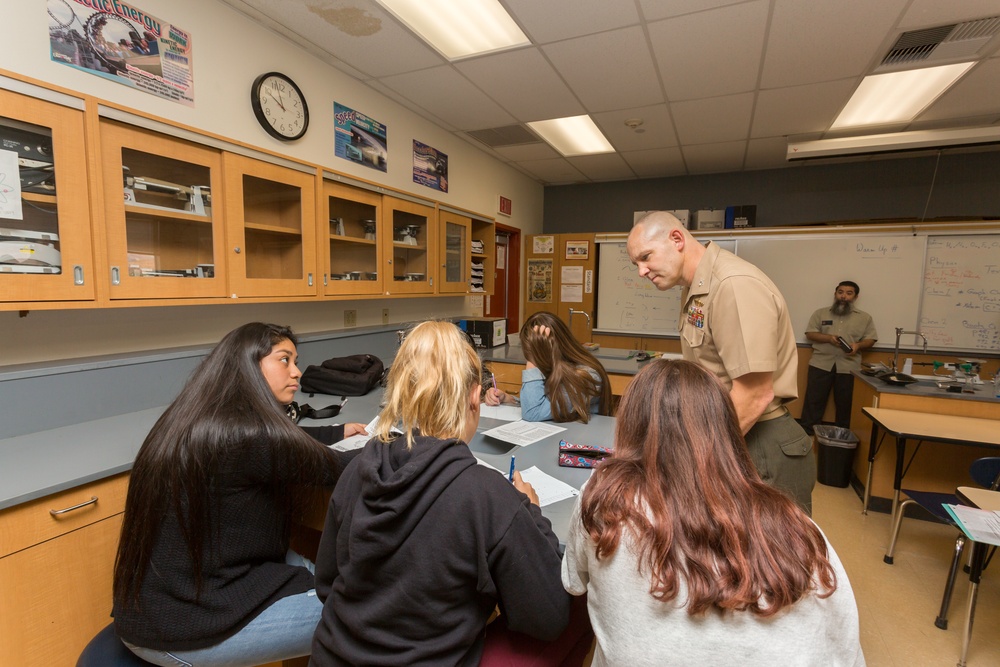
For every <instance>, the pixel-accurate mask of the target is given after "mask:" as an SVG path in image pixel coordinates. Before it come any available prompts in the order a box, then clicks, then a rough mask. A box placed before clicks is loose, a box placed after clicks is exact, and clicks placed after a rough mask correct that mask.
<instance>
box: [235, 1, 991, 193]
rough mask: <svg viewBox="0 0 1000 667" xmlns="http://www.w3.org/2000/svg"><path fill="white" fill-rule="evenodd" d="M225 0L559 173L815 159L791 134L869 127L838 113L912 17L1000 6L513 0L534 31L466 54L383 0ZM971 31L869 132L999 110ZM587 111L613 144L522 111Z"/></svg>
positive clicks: (449, 126) (557, 177) (452, 125)
mask: <svg viewBox="0 0 1000 667" xmlns="http://www.w3.org/2000/svg"><path fill="white" fill-rule="evenodd" d="M223 1H224V2H226V3H227V4H229V5H231V6H233V7H234V8H236V9H237V10H239V11H241V12H243V13H244V14H246V15H247V16H249V17H250V18H252V19H253V20H255V21H256V22H258V23H260V24H263V25H265V26H267V27H269V28H271V29H273V30H275V31H277V32H278V33H280V34H282V35H285V36H286V37H287V38H289V39H291V40H292V41H294V42H296V43H297V44H299V45H301V46H302V47H304V48H305V49H306V50H307V51H309V52H311V53H313V54H315V55H316V56H318V57H319V58H320V59H322V60H323V61H325V62H327V63H329V64H331V65H333V66H334V67H336V68H337V69H339V70H342V71H344V72H346V73H347V74H349V75H351V76H353V77H355V78H357V79H358V80H360V81H362V82H364V83H365V84H367V85H368V86H370V87H371V88H373V89H375V90H377V91H379V92H380V93H383V94H384V95H386V96H387V97H389V98H390V99H393V100H395V101H396V102H398V103H400V104H401V105H403V106H405V107H406V108H408V109H410V110H411V111H413V112H414V113H416V114H419V115H420V116H423V117H424V118H427V119H428V120H430V121H432V122H434V123H435V124H437V125H439V126H440V127H442V128H444V129H445V130H447V131H449V132H452V133H455V134H456V135H458V136H461V137H463V138H464V139H466V140H468V141H470V142H471V143H473V144H474V145H476V146H478V147H479V148H482V149H483V150H485V151H486V152H487V153H489V154H491V155H492V156H494V157H495V158H496V159H498V160H500V161H503V162H506V163H509V164H511V166H513V167H514V168H516V169H518V170H519V171H522V172H523V173H525V174H527V175H528V176H530V177H531V178H533V179H535V180H537V181H539V182H541V183H543V184H546V185H549V184H567V183H588V182H601V181H621V180H629V179H638V178H654V177H664V176H682V175H688V174H707V173H716V172H732V171H742V170H754V169H772V168H777V167H784V166H789V165H790V164H795V165H799V164H802V163H798V162H796V163H788V162H787V161H786V159H785V156H786V148H787V142H788V140H789V138H791V139H792V140H796V141H798V140H812V139H823V138H833V137H839V136H852V135H857V134H864V133H865V132H859V131H854V132H844V131H841V132H836V133H835V132H830V131H829V128H830V126H831V124H832V123H833V121H834V119H835V118H836V117H837V115H838V113H839V112H840V110H841V109H842V108H843V106H844V105H845V104H846V102H847V101H848V99H849V98H850V97H851V94H852V93H853V92H854V90H855V88H856V87H857V85H858V84H859V83H860V81H861V80H862V79H863V78H864V77H865V76H866V75H867V74H869V73H870V72H871V71H872V70H873V69H874V68H875V67H876V66H878V65H879V63H880V62H881V61H882V59H883V57H884V56H885V55H886V54H887V53H888V51H889V50H890V48H891V47H893V45H894V44H895V43H896V41H897V39H898V38H899V37H900V35H901V34H902V33H904V32H909V31H914V30H921V29H925V28H933V27H937V26H941V25H946V24H955V23H962V22H966V21H973V20H977V19H984V18H988V17H995V16H997V15H998V14H1000V3H998V2H997V0H950V1H948V2H944V1H942V0H878V1H877V2H873V1H872V0H749V1H741V0H500V2H501V3H502V4H503V5H504V6H505V7H506V8H507V10H508V12H509V13H510V14H511V16H513V18H514V20H515V21H516V22H517V23H518V24H519V25H520V26H521V28H522V30H524V32H525V33H526V34H527V35H528V37H529V38H530V40H531V43H532V44H531V46H528V47H523V48H518V49H514V50H511V51H505V52H502V53H496V54H492V55H485V56H480V57H475V58H470V59H467V60H462V61H458V62H454V63H451V62H448V61H447V60H445V59H444V58H443V57H442V56H440V55H439V54H438V53H437V52H436V51H435V50H434V49H432V48H431V47H429V46H427V45H426V44H425V43H424V42H423V41H422V40H420V39H419V38H418V37H416V36H415V35H414V34H413V33H411V32H410V31H409V29H408V28H406V27H405V26H403V25H402V24H401V23H400V22H399V21H398V20H397V19H396V18H395V17H394V16H393V15H391V14H390V13H389V12H387V11H386V10H385V9H383V8H382V6H381V5H379V4H378V3H377V2H375V1H374V0H223ZM971 44H972V49H971V51H972V53H971V57H972V58H975V59H976V60H977V61H978V62H977V63H976V65H975V66H974V67H973V68H972V69H971V70H970V71H969V72H968V73H967V74H966V75H965V77H964V78H962V79H961V80H959V82H958V83H956V84H955V85H954V86H953V87H952V88H951V89H950V90H949V91H947V92H946V93H945V94H944V95H943V96H942V97H940V98H939V99H938V100H937V101H936V102H935V103H934V104H932V105H931V106H930V107H928V108H927V109H925V110H924V111H923V112H922V113H921V114H920V115H919V116H918V117H917V118H916V119H915V120H914V121H913V122H911V123H908V124H905V125H894V126H882V127H879V128H877V129H869V130H867V132H868V133H875V132H899V131H907V130H922V129H947V128H961V127H981V126H991V125H995V126H1000V32H998V33H997V34H996V35H993V36H992V37H987V38H986V39H983V38H982V37H980V38H979V40H978V41H977V42H974V43H971ZM965 59H969V58H968V57H966V58H965ZM290 74H293V73H290ZM306 94H307V95H308V91H306ZM344 102H345V103H349V100H344ZM360 111H365V110H364V109H361V110H360ZM580 114H589V115H590V116H591V117H592V118H593V119H594V121H595V122H596V123H597V125H598V126H599V127H600V128H601V130H602V131H603V132H604V134H605V135H606V136H607V138H608V139H609V140H610V142H611V144H612V145H613V146H614V148H615V150H616V152H615V153H611V154H605V155H595V156H587V157H571V158H565V157H562V156H561V155H560V154H559V153H557V152H556V151H555V150H554V149H552V148H551V147H549V146H548V144H546V143H544V142H542V141H541V140H540V139H538V138H537V137H536V136H535V135H534V134H533V133H531V131H530V130H528V129H527V127H526V126H525V125H524V123H526V122H529V121H535V120H546V119H549V118H557V117H562V116H576V115H580ZM636 119H638V120H641V121H642V122H641V125H638V126H637V127H631V126H630V125H631V124H634V121H635V120H636ZM993 149H995V148H990V149H988V150H993ZM965 150H969V149H965ZM976 150H983V149H982V148H979V149H976ZM845 159H849V158H835V159H834V160H836V161H843V160H845ZM850 159H856V160H857V159H874V158H850Z"/></svg>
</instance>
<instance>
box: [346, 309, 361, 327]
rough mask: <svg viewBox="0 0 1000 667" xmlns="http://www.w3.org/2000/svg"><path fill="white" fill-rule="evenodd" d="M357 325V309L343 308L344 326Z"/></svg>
mask: <svg viewBox="0 0 1000 667" xmlns="http://www.w3.org/2000/svg"><path fill="white" fill-rule="evenodd" d="M357 325H358V311H356V310H345V311H344V326H345V327H356V326H357Z"/></svg>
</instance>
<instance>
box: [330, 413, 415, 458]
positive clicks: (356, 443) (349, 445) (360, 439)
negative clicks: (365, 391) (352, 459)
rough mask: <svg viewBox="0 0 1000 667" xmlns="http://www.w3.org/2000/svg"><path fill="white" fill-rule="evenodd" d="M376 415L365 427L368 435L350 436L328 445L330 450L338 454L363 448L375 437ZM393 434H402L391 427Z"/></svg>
mask: <svg viewBox="0 0 1000 667" xmlns="http://www.w3.org/2000/svg"><path fill="white" fill-rule="evenodd" d="M378 418H379V416H378V415H375V419H373V420H371V421H370V422H368V424H367V425H366V426H365V430H366V431H368V435H363V434H361V433H359V434H358V435H352V436H350V437H348V438H344V439H343V440H338V441H337V442H335V443H333V444H332V445H330V449H334V450H336V451H338V452H349V451H351V450H352V449H361V448H362V447H364V446H365V443H366V442H368V441H369V440H371V439H372V436H373V435H375V429H376V428H378ZM392 430H393V432H394V433H402V431H400V430H399V429H398V428H395V427H393V429H392Z"/></svg>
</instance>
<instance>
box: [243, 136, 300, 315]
mask: <svg viewBox="0 0 1000 667" xmlns="http://www.w3.org/2000/svg"><path fill="white" fill-rule="evenodd" d="M223 162H224V165H225V170H226V206H227V209H228V215H229V223H228V229H229V237H228V241H229V246H230V247H229V260H230V263H231V264H230V265H231V271H232V275H231V278H230V288H231V291H232V293H233V296H236V297H242V296H312V295H315V294H316V293H317V291H316V285H317V281H316V178H317V177H316V173H315V172H314V171H312V172H310V173H306V172H304V171H299V170H296V169H292V168H289V167H283V166H280V165H276V164H271V163H269V162H263V161H261V160H255V159H252V158H248V157H244V156H241V155H234V154H231V153H226V154H225V156H224V159H223Z"/></svg>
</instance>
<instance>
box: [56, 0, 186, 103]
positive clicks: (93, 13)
mask: <svg viewBox="0 0 1000 667" xmlns="http://www.w3.org/2000/svg"><path fill="white" fill-rule="evenodd" d="M46 7H47V9H48V13H49V46H50V49H51V55H52V60H54V61H55V62H57V63H62V64H64V65H68V66H70V67H75V68H76V69H79V70H82V71H84V72H88V73H90V74H95V75H97V76H102V77H104V78H106V79H110V80H112V81H117V82H118V83H121V84H124V85H126V86H131V87H132V88H137V89H139V90H142V91H145V92H147V93H149V94H151V95H156V96H157V97H162V98H163V99H165V100H172V101H174V102H179V103H181V104H184V105H187V106H194V56H193V51H192V46H191V35H190V33H188V32H187V31H186V30H181V29H180V28H178V27H177V26H175V25H171V24H169V23H165V22H164V21H162V20H160V19H158V18H156V17H155V16H150V15H149V14H147V13H146V12H144V11H143V10H142V9H139V8H138V7H136V6H134V5H131V4H127V3H125V2H121V0H46Z"/></svg>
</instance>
